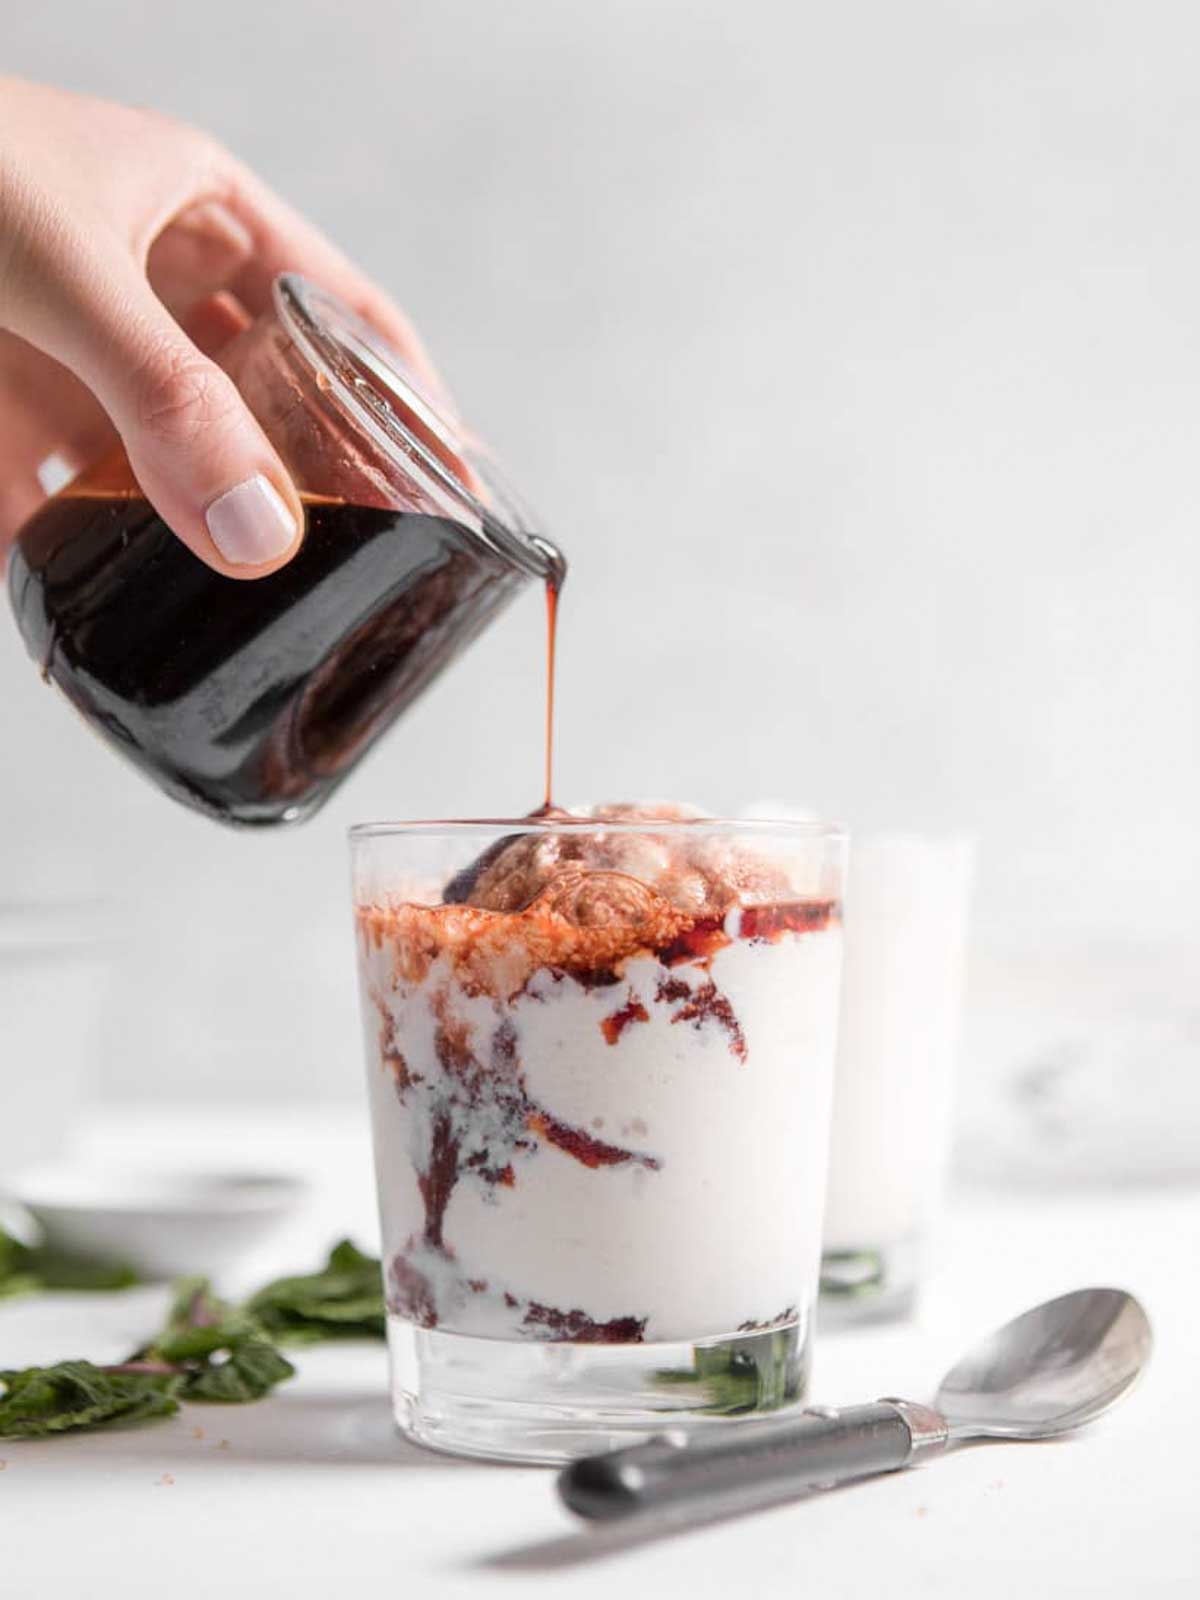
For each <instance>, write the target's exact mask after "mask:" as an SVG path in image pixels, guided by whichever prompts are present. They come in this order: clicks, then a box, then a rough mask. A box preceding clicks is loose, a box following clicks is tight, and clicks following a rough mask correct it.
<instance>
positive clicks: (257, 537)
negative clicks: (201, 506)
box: [204, 472, 296, 567]
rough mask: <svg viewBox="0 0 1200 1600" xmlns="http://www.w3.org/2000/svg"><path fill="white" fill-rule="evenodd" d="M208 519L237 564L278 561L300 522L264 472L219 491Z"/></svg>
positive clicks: (217, 542) (220, 545)
mask: <svg viewBox="0 0 1200 1600" xmlns="http://www.w3.org/2000/svg"><path fill="white" fill-rule="evenodd" d="M204 521H205V525H206V526H207V528H208V531H209V534H210V535H211V536H212V542H213V543H214V544H215V545H216V547H217V549H218V550H219V551H220V552H221V554H222V555H223V556H224V557H225V559H226V561H228V562H229V564H230V566H234V567H258V566H262V565H263V563H264V562H267V561H274V560H275V558H276V557H277V556H281V555H282V554H283V552H284V551H285V550H287V549H289V548H290V546H291V544H292V541H293V540H294V539H295V537H296V524H295V521H294V519H293V517H292V514H291V512H290V511H289V510H288V508H287V506H286V504H285V503H284V500H283V497H282V496H281V495H280V493H279V490H278V489H277V488H276V487H275V485H274V484H273V483H272V482H271V480H270V479H269V478H264V477H263V475H262V473H261V472H256V473H255V474H254V476H253V477H252V478H247V479H246V481H245V482H244V483H237V484H234V486H233V488H232V489H226V491H225V493H224V494H219V495H218V496H217V498H216V499H215V500H214V501H213V502H212V504H211V505H210V506H209V508H208V510H207V511H206V512H205V513H204Z"/></svg>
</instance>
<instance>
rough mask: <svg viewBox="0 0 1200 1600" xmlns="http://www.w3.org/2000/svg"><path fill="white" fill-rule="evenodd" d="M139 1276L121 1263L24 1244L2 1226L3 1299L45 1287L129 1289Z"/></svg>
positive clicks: (0, 1282) (0, 1296)
mask: <svg viewBox="0 0 1200 1600" xmlns="http://www.w3.org/2000/svg"><path fill="white" fill-rule="evenodd" d="M138 1281H139V1280H138V1275H137V1273H136V1272H134V1271H133V1269H132V1268H131V1267H127V1266H125V1265H123V1264H122V1263H120V1262H113V1261H102V1260H97V1259H89V1258H85V1257H82V1256H75V1255H67V1254H64V1253H63V1252H62V1251H60V1250H53V1249H50V1248H49V1247H47V1246H45V1245H27V1244H22V1243H21V1241H20V1240H19V1239H14V1238H13V1237H12V1235H11V1234H8V1233H5V1232H4V1231H3V1230H2V1229H0V1299H11V1298H14V1297H15V1296H17V1295H21V1294H36V1293H38V1292H40V1291H41V1290H44V1289H77V1290H78V1289H87V1290H94V1289H127V1288H129V1287H130V1285H131V1284H135V1283H137V1282H138Z"/></svg>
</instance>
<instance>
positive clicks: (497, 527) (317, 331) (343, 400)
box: [272, 272, 562, 580]
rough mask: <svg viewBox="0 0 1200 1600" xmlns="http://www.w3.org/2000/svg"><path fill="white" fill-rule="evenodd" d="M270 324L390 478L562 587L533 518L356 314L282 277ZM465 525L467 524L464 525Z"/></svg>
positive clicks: (555, 560) (292, 275)
mask: <svg viewBox="0 0 1200 1600" xmlns="http://www.w3.org/2000/svg"><path fill="white" fill-rule="evenodd" d="M272 298H273V303H274V308H275V313H276V316H277V317H278V319H279V321H280V324H281V325H282V327H283V329H284V331H285V332H286V334H287V336H288V338H289V339H290V340H291V341H292V344H293V345H294V346H295V348H296V349H297V350H298V351H299V353H300V354H301V356H302V357H303V358H304V360H305V361H306V362H307V363H308V366H309V368H310V370H311V371H312V372H314V373H316V374H318V375H319V377H320V379H321V380H323V382H322V392H323V393H324V396H325V399H326V400H327V401H328V402H331V403H333V404H336V405H337V406H338V407H339V408H340V410H341V411H342V412H343V414H344V415H345V416H347V417H348V418H349V419H350V420H351V421H352V422H353V424H354V426H355V427H356V428H357V430H358V431H359V432H360V433H361V434H362V435H364V437H366V438H367V439H368V440H369V441H370V443H371V444H372V445H373V446H374V448H375V450H376V451H377V452H378V453H379V454H380V455H381V457H382V458H383V460H384V461H385V462H387V463H389V464H390V465H391V466H392V467H393V468H394V469H397V470H398V471H400V472H402V473H403V474H405V475H407V476H409V477H413V478H415V479H416V480H417V481H418V482H419V483H420V484H421V485H422V487H423V488H424V489H425V490H426V491H427V492H428V493H429V494H431V495H432V496H433V498H434V499H435V500H436V501H437V502H438V503H439V504H440V505H441V506H442V508H443V510H444V511H445V512H446V513H447V514H448V515H450V516H451V517H453V518H454V520H455V521H457V522H458V523H459V524H460V525H461V526H464V527H466V526H468V525H469V528H470V531H471V532H472V533H473V534H474V535H475V536H476V537H477V538H479V539H482V540H483V541H484V543H485V544H487V545H489V546H491V547H492V549H494V550H496V551H497V552H498V553H499V554H500V555H502V556H504V557H505V558H506V559H507V560H508V561H510V562H511V563H512V564H513V565H514V566H516V567H518V568H519V569H521V570H522V571H524V572H526V573H529V574H531V575H532V576H534V577H538V578H542V579H551V580H553V579H556V578H557V579H561V568H562V556H561V553H560V552H559V551H558V550H557V548H556V547H555V546H554V545H552V544H551V543H550V541H549V540H547V539H546V538H544V537H543V535H542V534H540V533H539V532H538V531H537V530H536V529H535V528H534V527H533V525H532V520H533V519H532V518H531V517H530V516H529V514H528V512H527V511H526V510H525V508H524V506H522V505H521V504H520V503H519V502H518V500H517V497H516V495H515V494H514V493H513V491H512V490H511V489H510V488H509V486H508V484H507V483H505V482H504V481H503V479H502V478H501V475H500V473H499V471H498V470H497V468H496V465H495V463H494V462H493V461H492V460H491V459H490V457H488V456H487V454H486V452H485V451H483V449H482V448H481V446H480V445H479V442H478V441H477V440H476V439H474V438H473V437H471V436H469V435H467V434H466V433H465V431H464V430H463V429H462V428H461V427H460V426H459V425H457V424H455V423H452V422H451V421H450V420H449V419H448V418H447V417H446V416H445V415H444V413H443V412H442V410H441V409H440V408H439V407H438V405H437V404H436V403H435V402H434V401H433V400H431V399H430V398H429V397H428V396H427V395H426V394H425V393H424V392H423V391H422V390H421V389H420V388H418V386H417V383H416V380H415V378H414V377H413V375H412V373H411V372H410V371H409V369H408V366H407V364H406V363H405V361H404V359H403V357H402V356H400V355H399V354H398V352H396V351H395V350H393V349H392V347H391V346H390V345H389V344H388V343H387V341H386V340H385V339H384V337H383V335H382V334H381V333H380V332H379V330H378V329H377V328H374V327H371V326H370V325H369V324H368V323H367V322H366V321H365V320H364V319H363V318H362V317H361V316H359V314H358V313H357V312H356V311H355V310H354V309H353V308H352V307H351V306H348V305H347V304H346V303H345V302H344V301H343V300H341V299H340V298H339V297H338V296H337V295H336V294H333V293H331V292H330V291H329V290H328V289H323V288H321V287H320V286H319V285H318V284H315V283H313V282H311V281H310V280H309V279H308V278H305V277H303V276H302V275H301V274H300V273H297V272H282V273H280V274H279V276H278V277H277V278H276V279H275V281H274V283H273V285H272ZM351 345H353V346H356V347H357V349H358V354H359V361H360V364H361V363H362V361H363V360H364V359H365V360H366V362H367V365H368V368H369V371H370V374H371V377H370V380H369V381H367V382H364V381H363V379H362V377H361V376H360V375H359V374H358V373H357V372H356V371H355V370H354V369H353V368H352V367H351V365H350V353H351V350H350V347H351ZM381 386H383V387H386V388H387V389H388V390H390V392H391V396H392V398H393V399H395V400H397V401H399V402H400V405H401V407H402V408H404V409H407V410H408V411H410V412H411V413H412V415H413V416H414V417H416V418H417V419H418V420H419V421H420V422H421V423H422V424H423V425H424V427H426V428H427V429H428V430H429V432H430V433H431V434H432V435H433V436H434V437H435V438H437V439H440V440H441V441H442V442H443V443H444V444H445V446H446V447H447V448H448V449H450V450H452V451H453V452H454V453H455V454H457V455H462V456H464V457H467V458H469V459H470V462H471V466H472V468H473V470H475V472H476V473H477V474H478V475H479V476H480V477H481V478H483V479H485V480H486V482H487V487H488V490H489V491H490V492H491V493H492V494H493V495H494V496H495V497H496V498H497V501H498V506H496V507H493V506H490V505H487V504H485V503H484V501H483V500H482V499H480V497H479V496H478V495H476V494H475V493H474V492H473V491H472V490H471V489H470V488H469V487H468V486H467V485H466V484H465V483H463V482H461V481H460V479H459V478H458V477H457V476H456V475H455V474H454V473H452V472H451V471H450V470H449V468H448V467H447V466H446V465H445V463H444V462H443V461H441V460H440V459H439V457H438V456H437V455H436V454H435V452H434V451H433V450H431V449H430V448H429V446H428V445H427V444H426V442H425V441H424V439H422V438H421V436H420V434H419V433H418V432H416V431H415V430H414V429H413V428H411V427H409V426H408V425H407V423H406V422H405V420H404V416H403V415H402V414H401V411H398V410H397V409H396V407H395V406H394V405H393V404H391V403H390V401H389V399H388V397H387V395H386V394H384V393H383V392H382V388H381ZM464 519H465V520H464Z"/></svg>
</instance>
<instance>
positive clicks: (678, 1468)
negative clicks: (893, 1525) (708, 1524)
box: [558, 1289, 1153, 1521]
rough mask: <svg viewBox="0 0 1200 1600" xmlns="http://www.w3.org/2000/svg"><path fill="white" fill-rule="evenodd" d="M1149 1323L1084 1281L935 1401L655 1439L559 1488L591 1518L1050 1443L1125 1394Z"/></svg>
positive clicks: (571, 1470) (1147, 1343) (579, 1465)
mask: <svg viewBox="0 0 1200 1600" xmlns="http://www.w3.org/2000/svg"><path fill="white" fill-rule="evenodd" d="M1152 1343H1153V1340H1152V1336H1151V1332H1150V1322H1149V1319H1148V1318H1147V1316H1146V1313H1145V1311H1143V1309H1142V1307H1141V1306H1140V1305H1139V1304H1138V1302H1137V1301H1136V1300H1135V1299H1134V1297H1133V1296H1132V1295H1131V1294H1126V1293H1125V1291H1124V1290H1122V1289H1077V1290H1075V1291H1074V1293H1072V1294H1064V1295H1061V1296H1060V1297H1059V1298H1058V1299H1057V1300H1047V1301H1046V1302H1045V1303H1044V1304H1043V1305H1040V1306H1035V1307H1034V1308H1033V1310H1032V1311H1026V1312H1025V1313H1024V1315H1023V1316H1020V1317H1015V1318H1014V1319H1013V1321H1012V1322H1006V1323H1005V1325H1004V1326H1003V1327H1002V1328H998V1329H997V1330H996V1332H995V1333H992V1334H989V1335H988V1337H987V1338H986V1339H983V1340H982V1341H981V1342H980V1343H979V1344H977V1345H976V1346H975V1348H974V1349H973V1350H972V1351H971V1352H970V1354H968V1355H966V1356H964V1358H963V1359H962V1360H961V1361H960V1362H959V1363H958V1365H957V1366H956V1367H955V1368H954V1369H953V1370H952V1371H951V1372H949V1373H948V1374H947V1375H946V1377H945V1378H943V1379H942V1384H941V1387H940V1388H939V1390H938V1392H937V1395H936V1397H935V1403H934V1406H932V1407H931V1406H925V1405H919V1404H917V1403H915V1402H914V1401H910V1400H895V1399H887V1400H879V1401H877V1402H876V1403H875V1404H874V1405H868V1406H847V1407H845V1408H844V1409H841V1410H833V1409H831V1408H828V1407H820V1406H818V1407H814V1408H813V1409H811V1410H809V1411H806V1412H804V1413H802V1415H801V1417H800V1418H799V1419H798V1420H791V1419H789V1420H787V1421H782V1422H779V1423H763V1424H761V1425H751V1426H749V1427H732V1428H730V1429H729V1431H728V1432H726V1431H725V1430H723V1429H722V1430H721V1432H720V1433H708V1432H700V1433H692V1434H688V1433H685V1432H684V1431H683V1430H682V1429H679V1430H671V1431H669V1432H667V1433H663V1434H659V1435H656V1436H655V1437H654V1438H653V1439H649V1440H647V1441H646V1443H645V1444H639V1445H633V1446H631V1447H630V1448H628V1449H623V1450H615V1451H613V1452H611V1453H610V1454H608V1455H599V1456H586V1457H584V1458H582V1459H581V1460H579V1461H574V1462H572V1463H571V1465H570V1466H568V1467H566V1468H564V1469H563V1471H562V1473H561V1474H560V1475H559V1479H558V1491H559V1494H560V1495H561V1496H562V1498H563V1500H564V1501H565V1502H566V1504H567V1505H568V1506H569V1507H570V1509H571V1510H572V1511H575V1512H577V1513H578V1514H579V1515H580V1516H581V1517H588V1518H590V1519H593V1520H604V1521H607V1520H610V1519H612V1518H616V1517H624V1516H628V1515H629V1514H630V1513H632V1512H641V1511H649V1510H651V1509H655V1508H657V1507H660V1506H678V1505H683V1504H687V1503H691V1502H693V1501H701V1500H703V1501H705V1502H709V1501H714V1500H715V1501H721V1500H736V1501H738V1502H744V1501H746V1500H751V1501H752V1500H754V1499H762V1498H776V1497H778V1496H779V1495H780V1494H781V1493H786V1491H787V1490H788V1489H790V1488H795V1489H797V1490H800V1489H804V1488H812V1487H816V1486H819V1487H822V1488H824V1487H828V1486H831V1485H833V1484H835V1483H840V1482H843V1481H844V1480H845V1479H847V1478H862V1477H866V1476H869V1475H870V1474H872V1473H876V1472H894V1471H895V1470H896V1469H897V1468H898V1467H906V1466H909V1465H910V1464H911V1463H912V1462H914V1461H921V1460H926V1459H928V1458H929V1457H931V1456H935V1455H940V1454H941V1453H942V1451H944V1450H946V1449H948V1448H949V1447H950V1446H951V1445H956V1444H962V1443H963V1442H964V1441H966V1440H968V1439H1048V1438H1050V1437H1051V1436H1052V1435H1053V1434H1057V1433H1066V1432H1067V1431H1068V1430H1069V1429H1071V1428H1078V1427H1081V1426H1082V1425H1083V1423H1085V1422H1091V1421H1092V1420H1093V1418H1095V1417H1098V1416H1099V1415H1100V1414H1101V1412H1103V1411H1107V1410H1108V1408H1109V1407H1110V1406H1111V1405H1113V1404H1114V1402H1115V1401H1117V1400H1119V1399H1120V1398H1121V1396H1122V1395H1123V1394H1124V1393H1125V1392H1126V1390H1127V1389H1129V1388H1130V1387H1131V1386H1132V1384H1133V1383H1134V1382H1135V1381H1136V1379H1137V1378H1138V1376H1139V1374H1140V1373H1141V1371H1142V1369H1143V1367H1144V1366H1145V1365H1146V1362H1147V1361H1148V1360H1149V1357H1150V1349H1151V1345H1152Z"/></svg>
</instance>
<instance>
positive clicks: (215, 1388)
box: [182, 1338, 296, 1405]
mask: <svg viewBox="0 0 1200 1600" xmlns="http://www.w3.org/2000/svg"><path fill="white" fill-rule="evenodd" d="M295 1372H296V1369H295V1367H293V1365H292V1364H291V1362H290V1361H288V1360H287V1359H286V1358H285V1357H284V1356H281V1355H280V1354H279V1351H278V1350H276V1348H275V1346H274V1345H273V1344H271V1343H270V1342H269V1341H268V1340H266V1339H263V1338H257V1339H246V1340H245V1341H243V1342H241V1343H238V1344H236V1345H234V1346H232V1347H231V1348H230V1350H229V1354H228V1357H227V1359H226V1360H224V1361H215V1362H214V1361H210V1362H207V1363H206V1364H205V1365H204V1366H202V1367H200V1368H198V1369H197V1370H196V1371H195V1372H189V1373H188V1375H187V1376H186V1377H185V1378H184V1380H183V1390H182V1396H183V1399H185V1400H208V1401H219V1402H223V1403H224V1404H227V1405H229V1404H232V1405H242V1404H245V1402H246V1401H248V1400H261V1399H262V1397H263V1395H265V1394H268V1393H269V1392H270V1391H271V1390H272V1389H273V1388H274V1387H275V1385H276V1384H277V1383H282V1382H283V1381H284V1379H285V1378H291V1377H294V1376H295Z"/></svg>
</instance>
